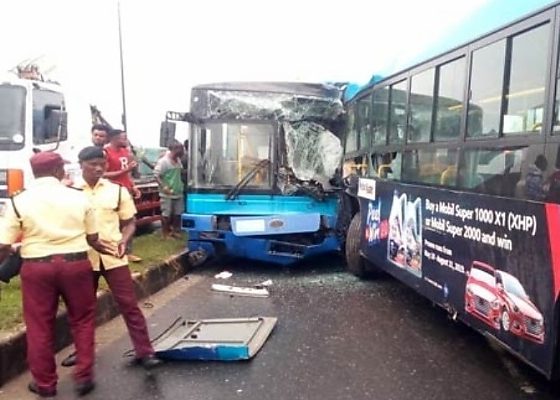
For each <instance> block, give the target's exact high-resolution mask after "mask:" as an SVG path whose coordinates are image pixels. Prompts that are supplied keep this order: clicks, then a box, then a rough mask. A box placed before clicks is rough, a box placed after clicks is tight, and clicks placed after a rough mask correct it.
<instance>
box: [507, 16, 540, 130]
mask: <svg viewBox="0 0 560 400" xmlns="http://www.w3.org/2000/svg"><path fill="white" fill-rule="evenodd" d="M549 37H550V25H549V24H545V25H542V26H539V27H537V28H535V29H532V30H530V31H528V32H524V33H522V34H520V35H517V36H514V37H513V39H512V50H511V67H510V80H509V92H506V96H505V100H506V102H507V103H506V112H505V115H504V119H503V126H504V133H505V134H515V133H524V132H533V133H540V132H541V130H542V121H543V104H544V85H545V80H546V72H547V66H548V63H547V54H548V48H549V45H548V41H549Z"/></svg>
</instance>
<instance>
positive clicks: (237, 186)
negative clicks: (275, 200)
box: [226, 160, 270, 200]
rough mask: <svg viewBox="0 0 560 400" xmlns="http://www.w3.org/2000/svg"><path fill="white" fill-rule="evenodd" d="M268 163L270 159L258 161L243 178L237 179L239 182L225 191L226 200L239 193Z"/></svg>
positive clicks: (233, 197)
mask: <svg viewBox="0 0 560 400" xmlns="http://www.w3.org/2000/svg"><path fill="white" fill-rule="evenodd" d="M269 164H270V160H261V161H259V162H258V163H257V164H256V165H255V166H254V167H253V168H251V170H250V171H249V172H247V173H246V174H245V176H243V178H241V179H240V180H239V182H237V183H236V184H235V186H234V187H232V188H231V190H230V191H229V192H227V194H226V200H233V199H235V198H236V197H237V196H238V195H239V192H240V191H241V190H242V189H243V188H244V187H245V186H247V185H248V184H249V182H251V181H252V180H253V178H254V177H255V176H256V175H257V173H258V172H259V171H260V170H261V169H263V168H264V167H266V166H268V165H269Z"/></svg>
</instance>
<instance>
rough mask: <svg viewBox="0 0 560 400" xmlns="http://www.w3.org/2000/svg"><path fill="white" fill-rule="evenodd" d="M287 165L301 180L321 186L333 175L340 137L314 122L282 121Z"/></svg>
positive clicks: (339, 156) (338, 152) (338, 156)
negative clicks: (311, 181)
mask: <svg viewBox="0 0 560 400" xmlns="http://www.w3.org/2000/svg"><path fill="white" fill-rule="evenodd" d="M283 128H284V132H285V136H286V150H287V156H288V165H289V166H290V167H291V169H292V171H293V172H294V174H295V176H296V177H297V178H298V179H301V180H303V181H307V180H311V179H313V180H315V181H317V182H319V183H321V184H322V185H323V186H324V187H325V186H328V181H329V179H330V178H332V177H333V175H334V174H335V171H336V169H337V168H338V167H339V166H340V160H341V159H342V152H343V149H342V144H341V142H340V139H339V138H338V137H336V136H335V135H334V134H333V133H332V132H330V131H329V130H327V129H326V128H324V127H323V126H321V125H319V124H316V123H314V122H306V121H304V122H299V123H289V122H285V123H284V124H283Z"/></svg>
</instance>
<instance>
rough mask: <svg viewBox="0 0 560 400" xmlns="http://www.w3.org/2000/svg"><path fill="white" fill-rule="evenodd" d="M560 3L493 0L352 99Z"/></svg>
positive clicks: (537, 0)
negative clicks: (387, 80)
mask: <svg viewBox="0 0 560 400" xmlns="http://www.w3.org/2000/svg"><path fill="white" fill-rule="evenodd" d="M559 4H560V1H557V0H532V1H512V0H490V1H489V2H488V3H487V4H486V5H485V6H483V7H482V8H480V9H479V10H478V11H477V12H476V13H475V14H473V15H471V16H470V18H469V19H468V20H467V21H466V22H464V23H463V24H460V25H459V26H457V27H456V28H455V29H453V30H452V31H450V32H449V33H448V34H446V35H443V36H442V37H441V38H440V39H439V40H438V41H436V42H435V43H434V44H433V45H432V46H430V47H429V48H427V49H426V50H424V51H423V52H421V53H420V54H419V55H418V56H417V57H415V58H414V59H413V60H411V61H410V62H408V63H407V65H406V66H404V67H402V68H398V69H397V70H390V71H378V72H377V73H376V74H375V75H373V76H372V79H371V80H370V81H369V82H368V83H367V84H365V85H363V86H362V87H361V88H360V90H358V91H356V92H355V93H354V96H352V98H351V99H353V98H355V97H358V96H359V95H360V94H361V93H363V91H366V90H367V89H369V88H371V87H372V86H375V85H376V84H377V83H379V82H380V81H383V80H385V79H389V78H391V77H393V76H394V75H397V74H400V73H402V72H403V71H407V70H410V69H414V68H415V67H417V66H419V65H421V64H424V63H427V62H429V61H431V60H433V59H435V58H438V57H440V56H441V55H443V54H446V53H450V52H452V51H454V50H457V49H459V48H461V47H463V46H466V45H468V44H469V43H471V42H475V41H477V40H480V39H482V38H484V37H487V36H490V35H492V34H494V33H495V32H498V31H500V30H502V29H504V28H506V27H508V26H510V25H514V24H516V23H518V22H519V21H520V20H522V19H525V18H529V17H531V16H532V15H536V14H539V13H541V12H543V11H545V10H548V9H551V8H553V7H556V6H557V5H559ZM379 74H380V75H381V76H383V79H380V75H379ZM351 99H349V100H351Z"/></svg>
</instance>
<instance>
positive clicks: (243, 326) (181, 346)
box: [153, 317, 277, 382]
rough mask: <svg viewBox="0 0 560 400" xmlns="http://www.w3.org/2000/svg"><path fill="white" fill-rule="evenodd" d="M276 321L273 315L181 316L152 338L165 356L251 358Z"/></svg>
mask: <svg viewBox="0 0 560 400" xmlns="http://www.w3.org/2000/svg"><path fill="white" fill-rule="evenodd" d="M276 321H277V319H276V318H273V317H251V318H225V319H202V320H187V319H184V318H178V319H176V320H175V321H174V322H173V323H172V324H171V326H169V327H168V328H167V329H165V330H164V332H163V333H162V334H161V335H160V336H158V337H157V338H156V339H155V340H154V341H153V345H154V350H155V352H156V355H157V356H158V357H159V358H161V359H166V360H214V361H236V360H248V359H250V358H252V357H253V356H254V355H255V354H257V352H258V351H259V350H260V349H261V347H262V346H263V345H264V343H265V342H266V340H267V338H268V336H269V335H270V333H271V332H272V330H273V328H274V326H275V325H276ZM226 382H227V380H226Z"/></svg>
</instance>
